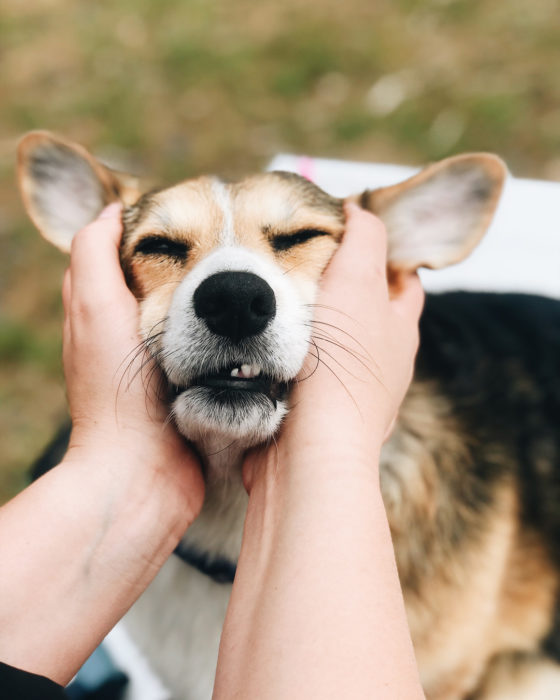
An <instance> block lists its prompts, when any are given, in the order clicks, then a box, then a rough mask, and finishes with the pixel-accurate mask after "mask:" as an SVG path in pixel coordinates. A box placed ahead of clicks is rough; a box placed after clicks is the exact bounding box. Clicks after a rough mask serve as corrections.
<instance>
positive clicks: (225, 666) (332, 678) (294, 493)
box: [214, 207, 423, 700]
mask: <svg viewBox="0 0 560 700" xmlns="http://www.w3.org/2000/svg"><path fill="white" fill-rule="evenodd" d="M347 213H348V215H349V219H348V226H347V233H346V236H345V240H344V242H343V244H342V246H341V249H340V250H339V251H338V252H337V254H336V255H335V258H334V259H333V261H332V263H331V265H330V266H329V269H328V270H327V273H326V275H325V279H324V284H323V289H322V292H321V295H320V298H319V300H318V302H319V304H320V305H321V306H319V307H318V308H317V310H318V314H317V315H316V318H317V320H318V321H319V323H315V326H314V329H315V336H316V342H317V344H318V346H319V353H320V356H321V358H322V360H323V361H324V362H325V364H322V362H321V363H318V365H317V368H316V371H314V373H313V374H312V376H311V377H309V378H308V379H306V380H305V381H302V382H301V383H300V385H299V386H298V387H297V388H296V390H295V395H294V397H293V403H294V404H295V407H294V408H293V410H292V412H291V414H290V415H289V417H288V420H287V421H286V425H285V426H284V428H283V430H282V434H281V436H280V438H279V440H278V445H277V447H276V446H272V447H271V448H268V449H265V450H259V451H258V452H255V453H253V454H252V455H251V456H250V457H249V458H248V460H247V464H246V476H247V483H248V487H249V491H250V499H249V510H248V513H247V519H246V523H245V532H244V537H243V546H242V552H241V558H240V561H239V567H238V572H237V575H236V579H235V583H234V587H233V594H232V599H231V601H230V606H229V609H228V614H227V618H226V623H225V627H224V631H223V635H222V643H221V647H220V658H219V662H218V672H217V678H216V685H215V693H214V697H215V698H243V700H250V699H251V698H255V699H256V698H258V699H259V700H269V699H270V700H272V699H275V700H276V699H279V700H280V699H284V698H286V699H288V698H289V699H290V700H298V699H299V698H301V699H302V700H303V699H305V700H310V699H311V698H321V699H322V700H323V699H324V698H337V700H338V699H340V698H352V699H353V700H355V699H357V698H375V699H376V700H383V699H386V700H396V699H398V698H402V699H405V698H406V700H409V699H412V698H422V697H423V693H422V690H421V687H420V684H419V680H418V672H417V668H416V664H415V659H414V653H413V649H412V644H411V640H410V634H409V631H408V627H407V621H406V616H405V610H404V604H403V600H402V595H401V589H400V585H399V580H398V574H397V570H396V565H395V559H394V554H393V548H392V543H391V538H390V532H389V527H388V523H387V518H386V515H385V510H384V507H383V502H382V500H381V494H380V487H379V472H378V457H379V451H380V448H381V444H382V442H383V439H384V437H385V436H386V434H387V433H388V432H389V431H390V428H391V425H392V422H393V420H394V418H395V415H396V412H397V410H398V406H399V404H400V402H401V400H402V398H403V396H404V393H405V391H406V389H407V387H408V384H409V382H410V378H411V375H412V367H413V359H414V355H415V351H416V347H417V321H418V317H419V314H420V310H421V306H422V301H423V294H422V290H421V288H420V284H419V281H418V279H417V277H415V276H411V277H410V278H409V279H408V280H407V281H406V283H405V285H404V288H403V290H402V293H401V294H400V296H399V297H398V298H396V299H393V300H390V299H389V294H388V289H387V281H386V277H385V261H386V250H385V247H386V234H385V231H384V229H383V226H382V224H381V223H380V222H379V221H378V220H376V219H375V218H374V217H373V216H371V215H370V214H367V213H365V212H362V211H359V210H357V208H355V207H349V208H348V210H347ZM333 309H337V310H338V311H333ZM324 324H332V325H328V326H327V325H324ZM333 326H337V327H338V329H339V330H338V331H337V330H335V329H334V328H333ZM327 339H329V340H327ZM330 341H334V342H330ZM337 344H340V345H344V346H345V347H349V348H350V349H351V352H352V353H353V355H352V354H350V353H349V352H347V351H345V350H343V349H341V348H340V347H338V345H337ZM313 364H314V360H313V358H311V361H310V364H309V366H308V372H309V371H310V369H313ZM326 365H328V367H327V366H326ZM329 368H330V369H329ZM335 375H336V376H335Z"/></svg>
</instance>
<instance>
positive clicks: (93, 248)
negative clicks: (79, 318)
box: [70, 202, 126, 308]
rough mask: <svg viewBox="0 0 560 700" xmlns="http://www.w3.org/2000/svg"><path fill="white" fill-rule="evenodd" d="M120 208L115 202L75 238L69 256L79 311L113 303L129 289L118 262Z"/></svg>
mask: <svg viewBox="0 0 560 700" xmlns="http://www.w3.org/2000/svg"><path fill="white" fill-rule="evenodd" d="M120 214H121V205H120V204H119V203H116V202H114V203H113V204H110V205H109V206H108V207H106V208H105V209H104V210H103V211H102V212H101V214H100V215H99V217H98V218H97V219H96V220H95V221H93V222H92V223H90V224H88V225H87V226H85V227H84V228H83V229H82V230H81V231H78V233H77V234H76V235H75V236H74V239H73V241H72V250H71V256H70V268H71V271H72V300H73V304H76V306H78V307H80V308H84V307H87V306H88V304H90V303H91V304H95V306H99V304H100V303H103V300H106V301H107V302H108V303H112V302H114V300H115V298H118V294H119V293H122V292H123V291H124V290H126V285H125V282H124V277H123V273H122V269H121V266H120V261H119V243H120V239H121V233H122V222H121V216H120Z"/></svg>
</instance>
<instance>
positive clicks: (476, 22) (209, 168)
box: [0, 0, 560, 501]
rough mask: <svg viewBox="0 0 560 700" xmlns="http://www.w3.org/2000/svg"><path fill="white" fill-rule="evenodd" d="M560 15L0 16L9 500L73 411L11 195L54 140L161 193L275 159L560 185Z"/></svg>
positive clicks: (69, 12) (49, 277) (37, 252)
mask: <svg viewBox="0 0 560 700" xmlns="http://www.w3.org/2000/svg"><path fill="white" fill-rule="evenodd" d="M559 4H560V3H559V2H558V0H532V2H531V3H527V2H526V1H525V0H524V1H523V2H522V1H521V0H508V2H507V3H487V2H486V3H485V2H482V0H398V1H397V2H394V1H393V0H378V2H375V3H372V2H370V0H346V2H344V3H338V2H335V1H334V0H309V2H307V3H304V4H302V3H300V2H296V0H285V1H284V2H282V3H278V2H271V0H263V2H260V3H254V2H249V0H236V1H235V2H231V0H214V1H213V2H212V3H210V2H207V1H205V0H157V2H156V0H121V1H120V2H119V3H113V2H109V1H108V0H100V1H99V2H96V3H76V2H72V1H71V0H27V2H25V3H21V2H18V0H5V2H3V3H2V9H1V11H0V36H2V49H1V54H0V60H1V61H2V76H3V80H2V85H1V87H0V97H1V102H2V110H1V113H0V133H1V134H2V135H3V136H2V137H1V138H0V246H1V248H0V309H1V311H0V360H1V365H0V378H1V392H0V418H1V419H2V428H3V430H2V433H1V437H0V448H1V453H2V455H3V464H2V467H1V469H0V501H1V500H3V499H6V498H8V497H9V496H10V495H12V494H13V493H14V492H15V491H16V490H17V489H19V488H20V487H21V485H22V484H23V483H24V481H25V476H24V474H25V471H26V469H27V467H28V465H29V463H30V462H31V461H32V460H33V458H34V457H35V456H36V454H37V452H38V451H39V450H40V448H41V446H42V445H43V444H44V442H45V441H46V440H47V439H48V437H49V435H50V434H51V432H52V431H53V430H54V428H55V426H56V423H57V421H58V420H59V419H60V416H61V415H62V414H63V413H64V410H65V409H64V393H63V390H62V389H61V386H60V380H61V370H60V362H59V360H58V353H59V347H60V325H61V305H60V301H59V287H60V281H61V276H62V271H63V268H64V265H65V261H64V258H63V256H61V255H59V254H58V253H57V252H56V251H54V250H52V249H51V248H49V246H48V245H47V244H44V243H43V242H42V241H40V240H39V238H38V236H37V235H36V233H35V232H34V230H33V228H32V226H31V224H30V223H29V222H28V221H27V219H26V217H25V215H24V213H23V210H22V207H21V205H20V203H19V196H18V193H17V191H16V187H15V173H14V167H13V158H14V149H15V143H16V140H17V138H18V137H19V136H20V135H21V134H22V133H23V132H25V131H27V130H29V129H33V128H48V129H52V130H55V131H58V132H61V133H63V134H66V135H67V136H69V137H71V138H74V139H75V140H78V141H81V142H82V143H84V144H86V145H87V146H89V147H90V148H91V149H92V150H93V151H94V152H96V153H99V154H102V155H103V156H104V157H106V158H108V159H110V160H111V161H112V162H113V163H114V164H115V165H118V166H119V167H121V168H123V169H131V170H133V171H136V172H144V173H146V174H149V175H153V176H155V177H156V179H159V180H162V181H164V182H166V181H167V182H171V181H173V180H175V179H178V178H182V177H185V176H190V175H194V174H196V173H202V172H219V173H221V174H223V175H225V176H226V177H236V176H238V175H241V174H242V173H244V172H247V171H251V170H259V169H261V168H262V167H263V166H264V165H265V164H266V162H267V161H268V160H269V158H270V157H271V156H272V155H273V154H274V153H275V152H278V151H295V152H305V153H309V154H317V155H326V156H335V157H340V158H358V159H362V160H370V161H376V160H382V161H393V162H401V163H421V162H424V161H429V160H433V159H436V158H441V157H444V156H447V155H449V154H451V153H455V152H459V151H467V150H492V151H496V152H498V153H500V155H502V157H504V158H505V159H506V161H507V162H508V164H509V165H510V168H511V169H512V171H513V172H514V173H516V174H519V175H525V176H539V177H559V176H560V160H559V158H560V155H559V149H560V110H559V108H558V105H559V104H560V82H559V81H558V79H557V75H558V68H559V60H560V49H559V47H560V25H559V24H558V22H557V17H558V10H559V9H560V7H559Z"/></svg>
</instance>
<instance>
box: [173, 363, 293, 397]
mask: <svg viewBox="0 0 560 700" xmlns="http://www.w3.org/2000/svg"><path fill="white" fill-rule="evenodd" d="M192 387H203V388H207V389H209V390H211V391H212V394H213V398H215V399H216V400H223V401H231V400H232V399H235V396H236V395H237V392H252V393H253V394H263V395H264V396H266V397H267V398H268V399H270V401H271V402H272V404H273V405H274V407H276V403H277V402H278V401H282V400H283V399H284V398H285V397H286V395H287V393H288V388H289V384H288V383H287V382H285V381H280V380H278V379H275V378H274V377H272V376H270V375H267V374H265V373H264V372H263V371H262V368H261V367H260V366H259V365H250V364H236V365H231V366H229V367H227V368H224V369H222V370H220V371H218V372H212V373H210V372H209V373H205V374H200V375H198V376H196V377H194V378H193V379H191V380H190V381H189V382H188V384H185V385H178V384H171V389H172V393H173V395H174V396H178V395H179V394H182V393H183V392H184V391H187V390H188V389H191V388H192ZM239 396H241V395H239Z"/></svg>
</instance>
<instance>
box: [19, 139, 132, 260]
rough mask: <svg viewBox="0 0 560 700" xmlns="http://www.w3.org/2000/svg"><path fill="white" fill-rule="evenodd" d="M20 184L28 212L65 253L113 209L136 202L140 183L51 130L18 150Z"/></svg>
mask: <svg viewBox="0 0 560 700" xmlns="http://www.w3.org/2000/svg"><path fill="white" fill-rule="evenodd" d="M18 181H19V186H20V189H21V193H22V197H23V201H24V204H25V208H26V209H27V213H28V214H29V216H30V217H31V219H32V221H33V223H34V224H35V225H36V226H37V228H38V229H39V231H40V232H41V234H42V235H43V236H44V238H46V239H47V240H48V241H50V242H51V243H53V244H54V245H55V246H57V248H60V250H62V251H64V252H69V251H70V244H71V242H72V237H73V236H74V234H75V233H77V232H78V231H79V230H80V229H81V228H82V227H84V226H85V225H86V224H89V223H90V222H91V221H93V220H94V219H95V217H96V216H97V215H98V214H99V212H100V211H101V210H102V209H103V207H105V206H106V205H107V204H110V203H111V202H115V201H119V200H120V201H122V202H123V203H124V204H125V205H128V204H132V203H133V202H135V201H136V200H137V199H138V197H139V196H140V194H141V190H140V188H139V183H138V180H137V179H136V178H133V177H131V176H128V175H125V174H123V173H117V172H115V171H113V170H110V169H109V168H107V167H106V166H104V165H102V164H101V163H100V162H99V161H98V160H96V159H95V158H94V157H93V156H92V155H91V154H90V153H88V152H87V151H86V149H85V148H82V146H79V145H78V144H75V143H72V142H70V141H66V140H64V139H61V138H60V137H58V136H55V135H54V134H51V133H49V132H47V131H32V132H30V133H29V134H26V135H25V136H24V137H23V138H22V139H21V141H20V142H19V146H18Z"/></svg>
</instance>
